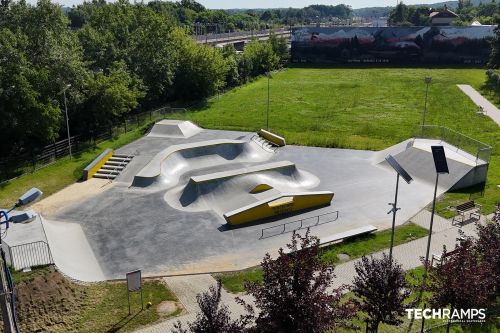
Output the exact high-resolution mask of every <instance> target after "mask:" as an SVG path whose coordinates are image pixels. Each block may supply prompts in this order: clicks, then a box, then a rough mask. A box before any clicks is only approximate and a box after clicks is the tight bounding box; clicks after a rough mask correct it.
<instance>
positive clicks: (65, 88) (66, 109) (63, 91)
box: [59, 84, 73, 158]
mask: <svg viewBox="0 0 500 333" xmlns="http://www.w3.org/2000/svg"><path fill="white" fill-rule="evenodd" d="M69 87H71V84H67V85H66V86H65V87H64V89H63V90H62V91H61V92H60V93H59V94H61V93H62V94H63V95H64V111H65V112H66V130H67V131H68V149H69V158H72V157H73V156H72V154H71V136H70V135H69V117H68V104H67V103H66V90H68V89H69Z"/></svg>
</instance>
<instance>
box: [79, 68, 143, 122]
mask: <svg viewBox="0 0 500 333" xmlns="http://www.w3.org/2000/svg"><path fill="white" fill-rule="evenodd" d="M85 94H86V96H85V97H86V99H85V103H84V107H83V111H82V112H81V113H80V114H79V120H80V121H81V125H82V126H83V127H85V128H86V129H88V130H94V129H96V128H97V129H102V128H109V127H110V126H111V125H112V124H113V123H114V122H116V121H117V120H118V119H121V118H122V117H123V116H124V115H125V114H127V113H128V112H130V111H131V110H132V109H134V108H135V107H137V105H138V103H139V102H138V101H139V99H140V98H142V97H144V95H145V93H144V87H143V86H142V81H141V80H140V79H139V78H138V77H137V76H136V75H133V74H132V75H131V74H130V73H129V72H128V71H127V67H126V65H125V63H124V62H116V63H114V64H113V65H112V67H111V68H110V69H109V70H108V71H100V72H96V73H94V74H93V75H92V78H91V79H90V80H89V84H88V87H87V90H86V91H85ZM84 124H85V125H84Z"/></svg>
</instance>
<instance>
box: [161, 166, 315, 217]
mask: <svg viewBox="0 0 500 333" xmlns="http://www.w3.org/2000/svg"><path fill="white" fill-rule="evenodd" d="M318 184H319V179H318V178H317V177H316V176H314V175H312V174H310V173H308V172H306V171H303V170H299V169H297V167H296V166H295V164H294V163H292V162H289V161H281V162H275V163H268V164H262V165H257V166H252V167H248V168H242V169H236V170H230V171H224V172H217V173H213V174H208V175H203V176H193V177H191V178H190V180H189V182H188V183H187V184H186V186H179V187H178V188H175V189H173V190H172V191H169V192H167V194H166V195H165V200H166V201H167V203H168V204H169V205H170V206H172V207H174V208H176V209H179V210H184V211H190V212H195V211H207V210H214V211H215V212H217V213H218V214H220V215H223V214H224V213H226V212H228V211H232V210H235V209H237V208H239V207H242V206H246V205H250V204H253V203H256V202H258V201H260V200H263V199H266V198H271V197H275V196H276V195H279V194H281V193H282V192H289V193H293V192H303V191H305V190H307V189H310V188H313V187H316V186H317V185H318ZM256 189H258V190H256ZM252 192H253V193H252Z"/></svg>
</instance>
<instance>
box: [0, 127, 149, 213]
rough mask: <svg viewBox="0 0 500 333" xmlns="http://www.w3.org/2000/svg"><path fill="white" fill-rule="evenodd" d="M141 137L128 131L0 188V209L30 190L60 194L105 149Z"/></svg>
mask: <svg viewBox="0 0 500 333" xmlns="http://www.w3.org/2000/svg"><path fill="white" fill-rule="evenodd" d="M143 134H144V129H143V128H138V129H136V130H133V131H129V132H127V133H125V134H122V135H120V136H117V137H115V138H113V139H111V140H106V141H103V142H101V143H99V144H98V145H97V146H96V147H92V148H90V149H87V150H85V151H82V152H79V153H77V154H74V155H73V158H72V159H70V158H69V157H65V158H62V159H60V160H58V161H57V162H55V163H53V164H51V165H49V166H47V167H45V168H42V169H40V170H38V171H35V172H34V173H31V174H26V175H24V176H21V177H19V178H16V179H14V180H11V181H8V182H5V183H2V184H0V207H3V208H5V207H12V205H14V204H15V203H16V201H17V199H18V198H19V197H20V196H21V195H22V194H23V193H24V192H25V191H27V190H29V189H30V188H32V187H38V188H39V189H41V190H42V191H43V194H44V197H48V196H49V195H51V194H53V193H55V192H57V191H59V190H62V189H63V188H64V187H66V186H68V185H71V184H73V183H75V182H76V181H78V180H79V179H80V178H81V177H82V172H83V169H84V168H85V167H86V166H87V165H88V164H89V163H90V162H92V161H93V160H94V159H95V158H96V157H97V156H99V154H100V153H102V152H103V151H104V150H105V149H106V148H113V149H116V148H119V147H121V146H124V145H126V144H127V143H129V142H132V141H134V140H137V139H139V138H140V137H141V136H142V135H143Z"/></svg>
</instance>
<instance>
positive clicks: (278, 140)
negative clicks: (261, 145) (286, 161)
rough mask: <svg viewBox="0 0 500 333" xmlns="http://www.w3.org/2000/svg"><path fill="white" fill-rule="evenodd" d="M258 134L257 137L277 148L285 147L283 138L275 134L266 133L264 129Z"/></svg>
mask: <svg viewBox="0 0 500 333" xmlns="http://www.w3.org/2000/svg"><path fill="white" fill-rule="evenodd" d="M258 134H259V136H261V137H263V138H264V139H266V140H267V141H269V142H271V143H272V144H274V145H276V146H278V147H283V146H286V141H285V138H283V137H281V136H279V135H277V134H274V133H271V132H269V131H266V130H265V129H261V130H260V131H259V133H258Z"/></svg>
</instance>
